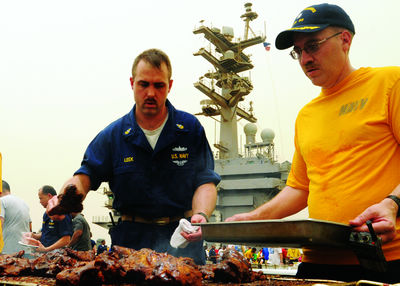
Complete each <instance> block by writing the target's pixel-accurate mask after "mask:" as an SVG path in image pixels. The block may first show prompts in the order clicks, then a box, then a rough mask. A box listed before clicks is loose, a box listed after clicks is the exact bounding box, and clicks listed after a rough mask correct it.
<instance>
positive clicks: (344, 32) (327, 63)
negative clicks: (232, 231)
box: [226, 3, 400, 283]
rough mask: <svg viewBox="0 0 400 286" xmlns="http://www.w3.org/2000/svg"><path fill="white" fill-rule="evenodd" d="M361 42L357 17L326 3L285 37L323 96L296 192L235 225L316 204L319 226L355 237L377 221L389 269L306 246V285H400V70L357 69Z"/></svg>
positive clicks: (306, 139)
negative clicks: (337, 226)
mask: <svg viewBox="0 0 400 286" xmlns="http://www.w3.org/2000/svg"><path fill="white" fill-rule="evenodd" d="M371 12H373V11H371ZM375 25H376V26H379V23H375ZM381 29H385V27H381ZM354 35H355V28H354V25H353V22H352V21H351V19H350V17H349V15H347V13H346V12H345V11H344V10H343V9H342V8H341V7H339V6H337V5H333V4H327V3H325V4H319V5H312V6H309V7H307V8H305V9H304V10H303V11H301V13H300V14H299V15H298V16H297V17H296V19H295V21H294V22H293V25H292V27H291V28H290V29H288V30H285V31H283V32H281V33H280V34H278V36H277V38H276V41H275V45H276V47H277V48H278V49H287V48H290V47H293V49H292V51H291V52H290V55H291V57H292V58H293V59H294V60H296V61H297V62H298V63H299V65H300V67H301V69H302V70H303V72H304V74H305V75H306V76H307V77H308V78H309V79H310V80H311V82H312V83H313V84H314V85H316V86H319V87H321V92H320V94H319V96H318V97H316V98H314V99H313V100H312V101H311V102H309V103H308V104H307V105H305V106H304V107H303V108H302V110H301V111H300V112H299V114H298V116H297V119H296V124H295V138H294V143H295V153H294V156H293V161H292V167H291V170H290V174H289V177H288V179H287V182H286V184H287V186H286V187H285V188H284V189H283V190H282V191H281V192H280V193H278V194H277V195H276V196H275V197H274V198H273V199H272V200H270V201H268V202H267V203H265V204H264V205H262V206H260V207H258V208H257V209H255V210H253V211H251V212H249V213H242V214H236V215H234V216H233V217H231V218H228V219H226V220H227V221H239V220H263V219H280V218H283V217H286V216H289V215H292V214H294V213H297V212H298V211H300V210H302V209H303V208H305V207H306V206H308V212H309V217H310V218H313V219H319V220H325V221H332V222H338V223H343V224H346V225H348V224H350V225H351V226H352V227H353V230H354V231H366V232H368V231H369V229H368V226H367V225H366V222H367V221H371V222H372V227H373V229H374V231H375V232H376V234H377V235H378V236H379V237H380V239H382V242H383V247H382V248H383V253H384V256H385V258H386V260H387V261H388V263H387V266H386V269H385V271H383V272H379V271H373V270H366V269H365V268H363V267H362V266H361V265H360V264H359V261H358V259H357V256H356V255H355V253H354V252H353V251H351V250H350V249H348V248H345V247H343V248H330V247H307V248H304V249H303V257H302V263H301V264H300V265H299V267H298V271H297V277H298V278H319V279H334V280H341V281H357V280H363V279H365V280H372V281H380V282H386V283H397V282H400V271H399V269H400V235H399V232H400V219H399V215H400V208H399V206H400V172H399V166H400V67H398V66H392V67H378V68H370V67H363V68H358V69H356V68H354V67H353V66H352V65H351V63H350V57H349V52H350V47H351V44H352V42H353V37H354ZM389 40H390V39H389ZM380 44H384V43H380ZM365 48H367V47H365Z"/></svg>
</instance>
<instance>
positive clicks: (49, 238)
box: [40, 213, 73, 247]
mask: <svg viewBox="0 0 400 286" xmlns="http://www.w3.org/2000/svg"><path fill="white" fill-rule="evenodd" d="M72 234H73V231H72V218H71V216H70V215H66V216H65V218H64V219H63V220H61V221H54V220H52V219H51V218H50V217H49V216H48V215H47V213H44V215H43V222H42V236H41V237H40V242H41V243H42V244H43V246H45V247H48V246H50V245H53V244H54V243H56V242H57V241H58V240H59V239H60V238H61V237H63V236H66V235H68V236H72Z"/></svg>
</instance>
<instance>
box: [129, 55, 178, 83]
mask: <svg viewBox="0 0 400 286" xmlns="http://www.w3.org/2000/svg"><path fill="white" fill-rule="evenodd" d="M141 60H144V61H145V62H147V63H149V64H150V65H152V66H153V67H156V68H158V69H160V68H161V64H162V63H165V65H166V66H167V70H168V79H169V80H170V79H171V76H172V67H171V62H170V60H169V57H168V56H167V54H166V53H164V52H163V51H161V50H158V49H149V50H146V51H144V52H142V53H141V54H140V55H138V56H137V57H136V59H135V61H134V62H133V66H132V78H133V79H134V78H135V76H136V68H137V65H138V64H139V62H140V61H141Z"/></svg>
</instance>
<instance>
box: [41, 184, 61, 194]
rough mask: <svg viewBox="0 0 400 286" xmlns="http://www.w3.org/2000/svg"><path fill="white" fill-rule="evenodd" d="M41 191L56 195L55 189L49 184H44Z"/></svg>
mask: <svg viewBox="0 0 400 286" xmlns="http://www.w3.org/2000/svg"><path fill="white" fill-rule="evenodd" d="M42 193H43V194H45V195H47V194H50V195H52V196H57V192H56V190H55V189H54V188H53V187H52V186H49V185H44V186H43V187H42Z"/></svg>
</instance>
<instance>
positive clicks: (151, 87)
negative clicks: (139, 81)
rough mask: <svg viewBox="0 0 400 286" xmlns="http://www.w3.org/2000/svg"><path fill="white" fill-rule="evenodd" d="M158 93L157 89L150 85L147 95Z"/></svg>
mask: <svg viewBox="0 0 400 286" xmlns="http://www.w3.org/2000/svg"><path fill="white" fill-rule="evenodd" d="M155 95H156V89H155V87H154V86H153V85H149V87H148V88H147V96H155Z"/></svg>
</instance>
